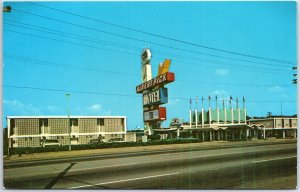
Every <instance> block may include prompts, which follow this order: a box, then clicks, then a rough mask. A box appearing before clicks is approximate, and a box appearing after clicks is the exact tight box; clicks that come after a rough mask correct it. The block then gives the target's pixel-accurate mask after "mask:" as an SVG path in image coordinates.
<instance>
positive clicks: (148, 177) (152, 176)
mask: <svg viewBox="0 0 300 192" xmlns="http://www.w3.org/2000/svg"><path fill="white" fill-rule="evenodd" d="M178 174H179V173H167V174H162V175H151V176H146V177H138V178H133V179H124V180H119V181H109V182H104V183H97V184H93V185H81V186H76V187H69V188H68V189H77V188H82V187H90V186H94V185H107V184H113V183H122V182H126V181H135V180H141V179H150V178H155V177H164V176H169V175H178Z"/></svg>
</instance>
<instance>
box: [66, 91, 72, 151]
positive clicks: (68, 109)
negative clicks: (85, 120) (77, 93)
mask: <svg viewBox="0 0 300 192" xmlns="http://www.w3.org/2000/svg"><path fill="white" fill-rule="evenodd" d="M70 95H71V94H70V93H66V97H67V112H68V132H69V151H71V126H70Z"/></svg>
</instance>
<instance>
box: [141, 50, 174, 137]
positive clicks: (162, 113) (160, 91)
mask: <svg viewBox="0 0 300 192" xmlns="http://www.w3.org/2000/svg"><path fill="white" fill-rule="evenodd" d="M150 60H151V51H150V49H148V48H146V49H144V50H143V51H142V54H141V64H142V84H140V85H138V86H137V87H136V93H140V94H143V119H144V130H145V134H146V135H153V129H155V128H160V127H161V123H162V122H163V121H164V120H166V118H167V115H166V114H167V110H166V108H165V107H161V105H163V104H166V103H168V89H167V88H165V87H164V85H166V84H168V83H171V82H173V81H174V80H175V75H174V73H172V72H169V68H170V64H171V60H170V59H165V61H164V62H163V63H160V64H159V66H158V74H157V76H156V77H154V78H152V70H151V63H150Z"/></svg>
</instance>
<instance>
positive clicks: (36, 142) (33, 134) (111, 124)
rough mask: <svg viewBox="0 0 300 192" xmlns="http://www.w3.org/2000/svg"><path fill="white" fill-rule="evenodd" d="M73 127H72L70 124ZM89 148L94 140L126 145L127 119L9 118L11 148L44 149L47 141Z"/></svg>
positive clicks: (83, 117)
mask: <svg viewBox="0 0 300 192" xmlns="http://www.w3.org/2000/svg"><path fill="white" fill-rule="evenodd" d="M69 123H70V124H69ZM69 125H70V130H71V132H70V135H71V144H72V145H79V144H87V143H89V142H90V141H91V140H95V139H101V140H102V141H103V142H109V141H117V140H118V141H124V140H125V134H126V131H127V128H126V117H125V116H70V121H69V122H68V117H67V116H8V117H7V134H8V141H9V148H15V147H41V146H43V144H45V142H46V141H47V140H52V141H56V142H58V143H59V144H60V145H68V144H69Z"/></svg>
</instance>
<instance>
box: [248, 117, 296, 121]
mask: <svg viewBox="0 0 300 192" xmlns="http://www.w3.org/2000/svg"><path fill="white" fill-rule="evenodd" d="M273 119H298V118H297V117H268V118H264V119H249V120H248V121H266V120H273Z"/></svg>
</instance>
